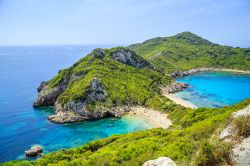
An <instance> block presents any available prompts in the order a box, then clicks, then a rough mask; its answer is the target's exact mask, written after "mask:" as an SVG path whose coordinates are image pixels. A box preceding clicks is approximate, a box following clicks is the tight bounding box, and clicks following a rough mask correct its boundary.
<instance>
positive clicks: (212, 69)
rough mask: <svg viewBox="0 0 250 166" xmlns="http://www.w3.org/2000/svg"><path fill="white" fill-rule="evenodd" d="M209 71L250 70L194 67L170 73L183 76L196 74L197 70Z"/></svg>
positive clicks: (243, 71) (176, 76)
mask: <svg viewBox="0 0 250 166" xmlns="http://www.w3.org/2000/svg"><path fill="white" fill-rule="evenodd" d="M211 71H217V72H232V73H237V74H250V71H247V70H238V69H226V68H194V69H190V70H185V71H175V72H172V73H171V74H170V75H171V76H172V77H173V78H180V77H185V76H189V75H192V74H196V73H199V72H211Z"/></svg>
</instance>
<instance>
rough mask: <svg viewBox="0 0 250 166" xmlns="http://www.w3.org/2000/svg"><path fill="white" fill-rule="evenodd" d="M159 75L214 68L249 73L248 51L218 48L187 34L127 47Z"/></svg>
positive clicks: (155, 39) (246, 49)
mask: <svg viewBox="0 0 250 166" xmlns="http://www.w3.org/2000/svg"><path fill="white" fill-rule="evenodd" d="M128 48H131V49H133V50H135V52H137V53H138V54H139V55H141V56H142V57H144V58H145V59H147V60H148V61H150V62H151V63H152V64H153V65H154V66H155V67H156V68H157V69H159V70H161V71H163V72H167V73H169V72H173V71H180V70H188V69H192V68H198V67H215V68H229V69H240V70H250V48H233V47H230V46H221V45H218V44H215V43H212V42H210V41H208V40H206V39H203V38H201V37H199V36H197V35H195V34H193V33H191V32H183V33H179V34H177V35H174V36H171V37H157V38H153V39H150V40H147V41H145V42H143V43H139V44H133V45H131V46H129V47H128Z"/></svg>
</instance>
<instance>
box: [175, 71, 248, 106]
mask: <svg viewBox="0 0 250 166" xmlns="http://www.w3.org/2000/svg"><path fill="white" fill-rule="evenodd" d="M177 81H179V82H185V83H187V84H189V85H190V87H189V88H187V89H185V90H184V91H181V92H178V93H176V94H175V95H176V96H177V97H181V98H182V99H184V100H187V101H190V102H191V103H193V104H194V105H196V106H198V107H210V108H211V107H216V108H218V107H222V106H226V105H232V104H236V103H238V102H240V101H242V100H244V99H246V98H250V75H249V74H235V73H232V72H201V73H196V74H193V75H190V76H186V77H182V78H179V79H177Z"/></svg>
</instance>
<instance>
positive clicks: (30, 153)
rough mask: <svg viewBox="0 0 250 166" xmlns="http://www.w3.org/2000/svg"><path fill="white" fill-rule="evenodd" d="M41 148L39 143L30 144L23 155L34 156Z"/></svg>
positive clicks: (41, 150)
mask: <svg viewBox="0 0 250 166" xmlns="http://www.w3.org/2000/svg"><path fill="white" fill-rule="evenodd" d="M42 152H43V148H42V147H41V146H40V145H35V146H32V147H31V148H30V149H29V150H27V151H25V155H26V156H29V157H35V156H38V155H41V153H42Z"/></svg>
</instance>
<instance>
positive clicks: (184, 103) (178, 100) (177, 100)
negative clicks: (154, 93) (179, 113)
mask: <svg viewBox="0 0 250 166" xmlns="http://www.w3.org/2000/svg"><path fill="white" fill-rule="evenodd" d="M163 95H164V96H166V97H167V98H169V99H170V100H172V101H173V102H174V103H176V104H180V105H182V106H183V107H187V108H192V109H197V108H198V107H197V106H195V105H194V104H192V103H191V102H189V101H186V100H183V99H181V98H179V97H176V96H175V95H174V94H171V93H169V94H163Z"/></svg>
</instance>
